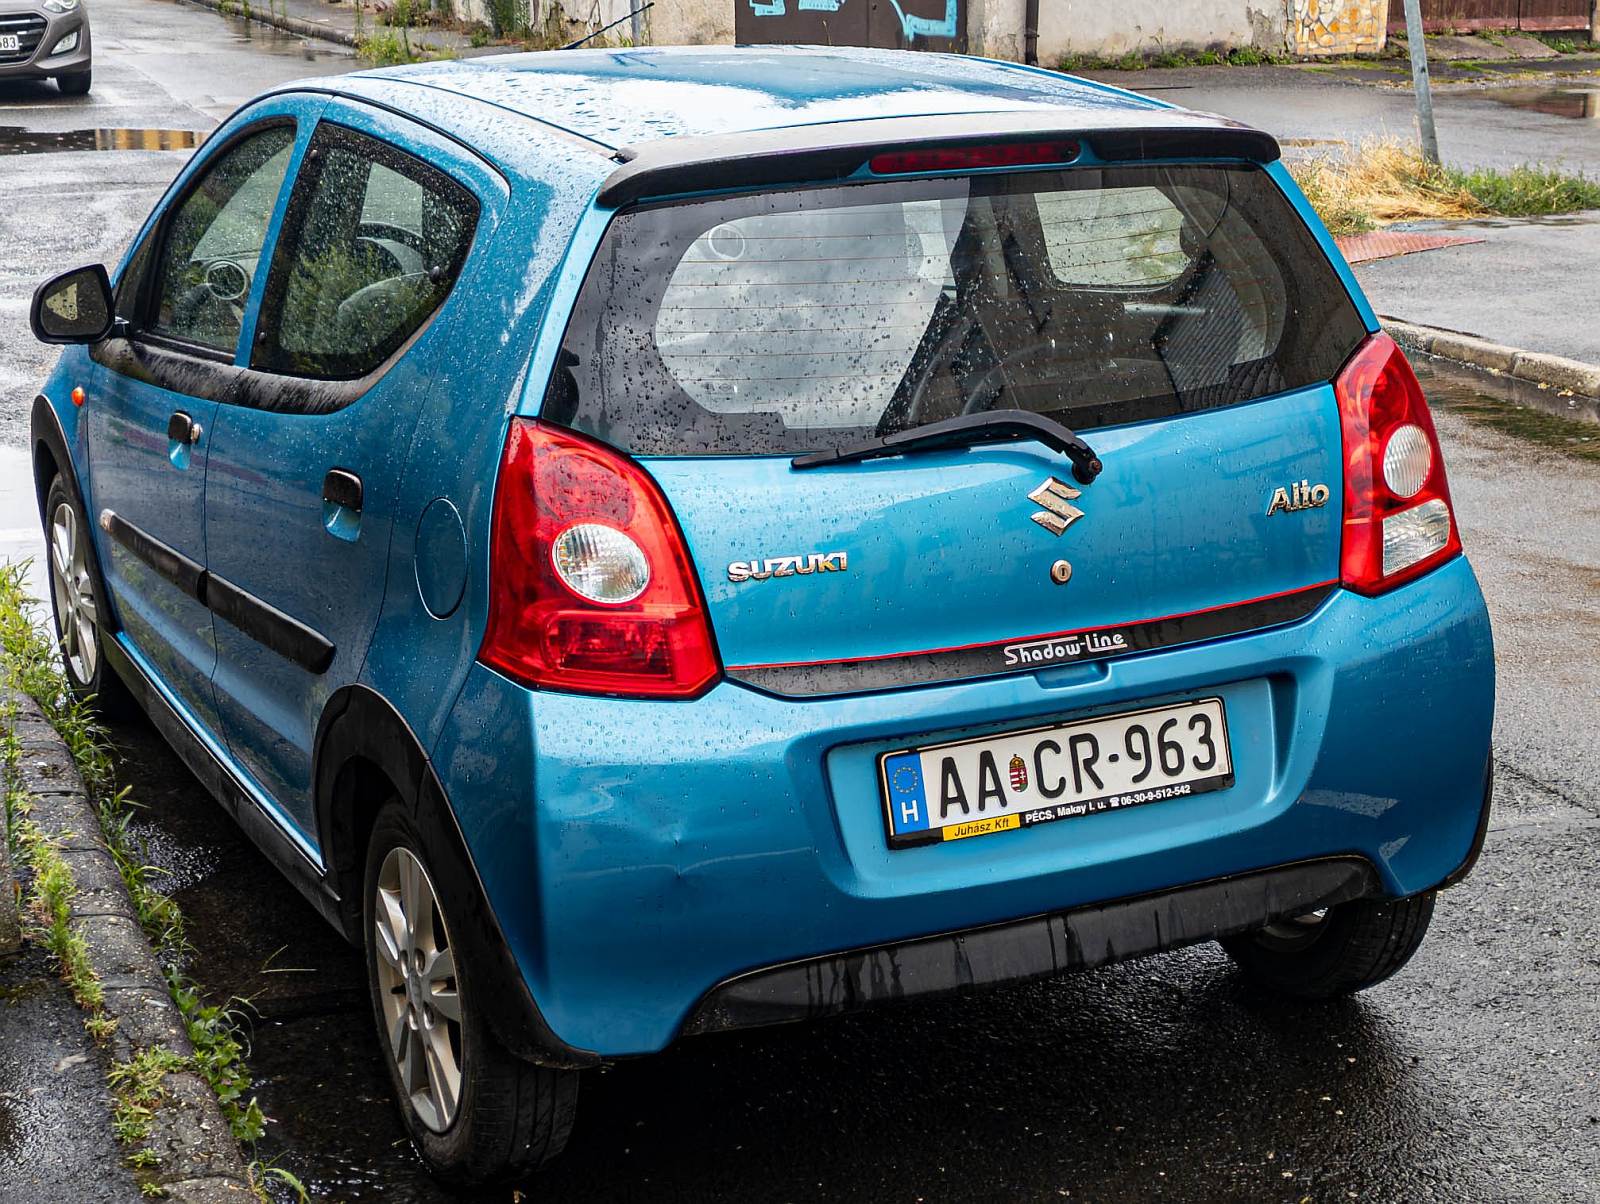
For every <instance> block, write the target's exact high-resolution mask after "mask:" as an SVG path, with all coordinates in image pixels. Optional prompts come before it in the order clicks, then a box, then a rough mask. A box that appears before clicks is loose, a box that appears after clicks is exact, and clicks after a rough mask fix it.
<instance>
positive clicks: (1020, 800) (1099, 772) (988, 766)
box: [878, 698, 1233, 849]
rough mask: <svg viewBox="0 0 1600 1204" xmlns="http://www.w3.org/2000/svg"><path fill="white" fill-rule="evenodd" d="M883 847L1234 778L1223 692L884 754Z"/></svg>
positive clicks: (1134, 801) (1106, 807) (979, 832)
mask: <svg viewBox="0 0 1600 1204" xmlns="http://www.w3.org/2000/svg"><path fill="white" fill-rule="evenodd" d="M878 773H879V777H880V785H881V787H882V790H883V805H884V818H885V822H886V823H887V826H888V834H889V847H890V848H896V849H899V848H907V847H909V846H912V845H921V844H932V843H934V842H936V841H942V840H961V839H964V838H966V837H969V836H988V835H990V834H991V833H994V832H1009V831H1012V830H1013V829H1016V828H1029V827H1033V826H1034V825H1035V824H1043V823H1050V822H1052V821H1054V820H1058V819H1079V818H1082V817H1083V816H1086V815H1098V814H1099V813H1101V812H1103V811H1120V810H1122V809H1123V808H1125V807H1137V806H1140V805H1141V804H1143V803H1159V802H1162V801H1164V800H1166V799H1174V798H1187V797H1189V796H1190V795H1195V794H1204V793H1205V792H1207V791H1209V790H1223V789H1226V788H1227V787H1229V786H1232V785H1233V758H1232V755H1231V754H1230V752H1229V749H1228V720H1227V712H1226V710H1225V709H1224V708H1223V705H1222V699H1220V698H1203V699H1200V700H1198V701H1196V702H1186V703H1182V704H1180V705H1177V706H1166V707H1153V708H1151V709H1149V710H1144V711H1126V712H1124V713H1122V714H1120V715H1102V716H1101V717H1099V718H1098V719H1082V720H1078V721H1077V722H1074V723H1058V724H1055V725H1054V726H1051V727H1035V728H1029V729H1028V730H1027V731H1021V732H1006V733H1003V734H1001V735H998V736H985V737H983V738H982V739H978V740H959V741H956V742H954V743H951V744H933V745H928V746H926V747H923V748H907V749H901V750H899V751H898V752H891V753H885V754H883V756H882V757H880V758H879V759H878Z"/></svg>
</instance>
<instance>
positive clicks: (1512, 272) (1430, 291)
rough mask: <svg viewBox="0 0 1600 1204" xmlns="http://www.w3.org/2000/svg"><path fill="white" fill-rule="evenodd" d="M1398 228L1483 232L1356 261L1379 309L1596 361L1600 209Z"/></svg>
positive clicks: (1599, 358) (1599, 349)
mask: <svg viewBox="0 0 1600 1204" xmlns="http://www.w3.org/2000/svg"><path fill="white" fill-rule="evenodd" d="M1400 228H1403V229H1408V230H1411V229H1426V230H1430V231H1440V232H1444V231H1460V232H1462V233H1467V234H1471V235H1473V236H1474V237H1479V238H1482V239H1483V240H1484V241H1483V242H1479V243H1473V244H1471V245H1467V246H1456V247H1445V248H1443V249H1440V250H1435V251H1424V252H1422V253H1420V254H1415V255H1404V256H1401V257H1399V258H1395V259H1378V260H1373V261H1371V262H1369V263H1363V264H1359V265H1358V266H1357V267H1356V268H1355V273H1356V278H1357V279H1358V280H1360V282H1361V287H1362V288H1363V289H1365V290H1366V293H1367V297H1368V299H1369V300H1370V301H1371V302H1372V307H1373V308H1374V309H1375V310H1377V311H1378V313H1380V314H1383V315H1385V316H1388V317H1394V318H1400V319H1402V320H1403V321H1406V322H1413V323H1417V324H1419V325H1423V326H1434V327H1439V328H1442V329H1445V330H1452V331H1457V332H1459V333H1462V334H1470V335H1474V336H1476V337H1477V338H1481V339H1486V340H1488V341H1489V342H1491V343H1499V344H1503V345H1505V346H1507V347H1516V348H1522V349H1525V350H1530V351H1538V352H1545V353H1548V354H1552V355H1560V356H1566V357H1567V358H1569V359H1574V360H1581V361H1583V362H1585V363H1589V364H1600V322H1596V321H1595V319H1594V290H1595V281H1596V280H1600V210H1591V211H1589V212H1586V213H1574V214H1568V215H1565V216H1562V217H1545V218H1528V219H1520V220H1512V219H1508V218H1489V219H1483V220H1479V221H1473V222H1426V223H1412V224H1408V225H1405V226H1404V227H1400Z"/></svg>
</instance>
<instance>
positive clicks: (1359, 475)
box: [1334, 334, 1461, 594]
mask: <svg viewBox="0 0 1600 1204" xmlns="http://www.w3.org/2000/svg"><path fill="white" fill-rule="evenodd" d="M1334 393H1335V395H1336V396H1337V397H1338V399H1339V422H1340V426H1341V427H1342V429H1343V434H1344V541H1343V545H1342V549H1341V553H1340V577H1341V578H1342V579H1343V583H1344V585H1345V587H1346V588H1348V589H1353V590H1355V591H1357V592H1358V593H1363V594H1380V593H1382V592H1384V591H1385V590H1388V589H1393V588H1394V587H1395V586H1397V585H1399V584H1401V583H1402V582H1405V581H1410V580H1411V579H1412V578H1413V577H1417V576H1420V575H1421V574H1422V573H1425V572H1427V571H1428V570H1429V569H1431V568H1433V567H1434V566H1435V565H1437V564H1440V563H1441V562H1443V561H1445V560H1448V559H1449V558H1450V557H1452V556H1454V555H1456V553H1458V552H1460V551H1461V536H1460V534H1459V533H1458V532H1457V531H1456V522H1455V511H1454V509H1453V508H1452V507H1451V504H1450V486H1449V484H1448V483H1447V482H1446V481H1445V475H1444V456H1443V455H1442V454H1441V452H1440V448H1439V436H1438V435H1437V434H1436V433H1435V431H1434V429H1433V416H1432V415H1431V414H1430V413H1429V412H1428V402H1427V399H1426V398H1425V397H1423V395H1422V386H1421V385H1420V384H1418V383H1417V377H1416V373H1414V372H1412V371H1411V365H1410V364H1409V363H1407V362H1406V357H1405V356H1404V354H1402V353H1401V351H1400V348H1399V347H1397V346H1395V342H1394V340H1393V339H1391V338H1390V337H1389V336H1388V335H1386V334H1375V335H1373V336H1372V337H1371V338H1369V339H1368V340H1367V341H1366V342H1365V343H1363V344H1362V345H1361V346H1360V348H1359V349H1358V350H1357V351H1356V353H1355V354H1354V355H1353V356H1351V357H1350V360H1349V362H1348V363H1346V364H1345V366H1344V368H1343V370H1342V371H1341V372H1340V373H1339V378H1338V380H1336V381H1335V382H1334Z"/></svg>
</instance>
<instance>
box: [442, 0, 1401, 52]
mask: <svg viewBox="0 0 1600 1204" xmlns="http://www.w3.org/2000/svg"><path fill="white" fill-rule="evenodd" d="M457 2H458V3H461V2H462V0H457ZM466 2H467V3H469V4H473V3H475V4H480V5H481V3H482V0H466ZM750 2H751V0H657V2H656V4H655V6H654V7H652V8H651V9H649V10H648V11H647V12H646V13H645V14H644V24H645V41H646V42H647V43H649V44H652V45H656V46H674V45H686V44H689V45H695V44H699V45H703V44H707V43H718V42H720V43H728V42H732V41H733V40H734V13H735V12H736V11H737V10H738V8H739V7H740V6H748V5H749V4H750ZM766 2H768V3H770V0H766ZM790 2H791V3H793V2H794V0H790ZM544 3H560V4H561V5H562V6H563V8H564V9H565V11H566V14H567V16H568V17H569V18H570V19H573V20H576V21H592V20H594V19H595V18H596V17H603V18H604V19H605V20H611V19H613V18H614V17H618V16H621V15H623V14H624V13H626V12H627V11H628V9H629V7H630V4H629V3H627V0H544ZM870 3H871V0H838V3H837V7H838V8H840V9H843V7H844V6H845V5H852V4H853V5H868V4H870ZM1025 11H1026V3H1025V0H967V30H966V32H967V48H968V50H969V52H971V53H973V54H982V55H987V56H989V57H991V58H1001V59H1012V60H1016V61H1020V60H1021V59H1022V57H1023V52H1024V44H1023V28H1024V19H1023V18H1024V13H1025ZM1387 14H1388V3H1387V0H1116V2H1112V3H1108V2H1107V0H1039V44H1038V46H1039V62H1040V63H1042V64H1043V65H1045V66H1047V67H1051V66H1055V65H1056V64H1057V63H1058V62H1060V61H1061V59H1062V58H1063V56H1065V55H1068V54H1083V55H1098V56H1101V57H1105V58H1115V57H1118V56H1119V55H1122V54H1125V53H1126V52H1128V51H1130V50H1133V51H1138V52H1140V53H1145V54H1149V53H1155V52H1157V51H1161V50H1197V49H1207V48H1212V47H1222V48H1224V49H1231V48H1233V47H1236V46H1252V47H1255V48H1256V49H1259V50H1263V51H1268V52H1271V53H1273V54H1284V53H1289V54H1298V55H1319V54H1323V55H1326V54H1355V53H1362V54H1371V53H1374V52H1376V51H1378V50H1380V49H1382V47H1383V43H1384V30H1385V26H1386V24H1387ZM627 32H628V27H627V26H626V25H624V26H622V27H620V28H619V29H618V30H617V31H616V32H615V33H614V34H612V35H611V36H612V37H616V36H617V35H623V36H626V34H627Z"/></svg>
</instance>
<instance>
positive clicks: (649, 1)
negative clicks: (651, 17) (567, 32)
mask: <svg viewBox="0 0 1600 1204" xmlns="http://www.w3.org/2000/svg"><path fill="white" fill-rule="evenodd" d="M655 6H656V0H645V3H643V4H641V5H640V6H639V7H638V8H636V9H634V10H633V11H632V12H630V13H628V14H627V15H626V16H623V17H618V18H617V19H616V20H615V21H613V22H611V24H610V25H602V26H601V27H600V28H599V29H596V30H594V31H593V32H591V33H586V34H584V35H583V36H582V37H581V38H579V39H578V40H577V41H576V42H568V43H567V44H566V45H565V46H563V47H561V49H562V50H576V49H577V48H578V47H579V46H582V45H583V44H584V43H585V42H588V41H592V40H593V39H595V38H598V37H599V36H600V35H601V34H603V33H605V32H606V30H608V29H615V28H616V27H617V26H619V25H621V24H622V23H623V22H624V21H631V20H633V19H634V18H635V17H637V16H638V15H639V14H640V13H642V12H644V10H645V9H647V8H654V7H655Z"/></svg>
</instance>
